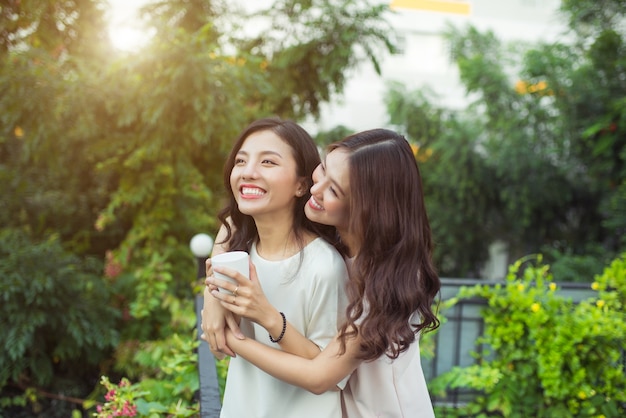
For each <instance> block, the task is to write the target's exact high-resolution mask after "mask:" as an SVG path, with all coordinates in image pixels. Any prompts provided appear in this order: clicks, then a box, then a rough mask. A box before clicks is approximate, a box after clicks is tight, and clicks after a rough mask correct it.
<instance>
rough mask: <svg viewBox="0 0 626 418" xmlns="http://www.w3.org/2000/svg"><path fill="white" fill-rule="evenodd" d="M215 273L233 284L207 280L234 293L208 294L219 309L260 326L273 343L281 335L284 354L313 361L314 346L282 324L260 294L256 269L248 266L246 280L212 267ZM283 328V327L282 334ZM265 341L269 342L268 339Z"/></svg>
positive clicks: (287, 323)
mask: <svg viewBox="0 0 626 418" xmlns="http://www.w3.org/2000/svg"><path fill="white" fill-rule="evenodd" d="M218 270H219V272H220V273H223V274H225V275H227V276H230V277H232V278H233V279H234V280H235V281H236V282H237V284H232V283H230V282H227V281H225V280H219V279H216V278H215V277H214V276H211V277H208V278H207V280H206V282H207V284H212V285H215V286H217V287H220V288H223V289H225V290H228V291H230V292H234V291H235V289H237V295H236V296H235V295H231V294H229V293H226V292H220V291H218V290H213V291H211V294H212V295H213V297H214V298H215V299H216V301H219V302H220V303H221V306H222V307H223V308H225V309H226V310H227V311H229V312H232V313H233V314H235V315H238V316H241V317H245V318H248V319H250V320H251V321H253V322H256V323H257V324H259V325H261V326H262V327H263V328H265V329H266V330H267V331H268V333H269V334H270V335H271V336H272V338H274V339H279V338H280V336H281V334H282V338H280V341H279V342H278V344H279V345H280V347H281V348H282V349H283V350H284V351H286V352H288V353H293V354H295V355H298V356H301V357H304V358H307V359H312V358H315V357H316V356H318V355H319V354H320V348H319V347H318V346H317V344H315V343H314V342H313V341H311V340H309V339H308V338H306V337H305V336H304V335H302V334H300V332H299V331H298V330H297V329H296V328H294V327H293V326H292V325H291V324H290V323H289V318H286V320H285V322H283V317H282V315H281V314H280V312H279V311H278V310H277V309H276V308H275V307H274V306H272V304H271V303H270V302H269V301H268V300H267V298H266V296H265V294H264V293H263V289H262V288H261V284H260V283H259V279H258V276H257V272H256V267H255V266H254V264H253V263H252V262H250V279H249V280H248V279H246V278H245V277H244V276H242V275H241V274H239V273H237V272H236V271H235V270H233V269H229V268H225V267H216V268H215V271H218ZM283 325H284V326H285V332H284V333H283ZM267 338H268V340H269V336H268V337H267ZM231 348H232V347H231Z"/></svg>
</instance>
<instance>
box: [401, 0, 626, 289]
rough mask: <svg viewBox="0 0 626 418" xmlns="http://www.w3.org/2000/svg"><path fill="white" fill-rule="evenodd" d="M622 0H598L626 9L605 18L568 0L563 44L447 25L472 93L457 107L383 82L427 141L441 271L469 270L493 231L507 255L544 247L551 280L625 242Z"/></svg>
mask: <svg viewBox="0 0 626 418" xmlns="http://www.w3.org/2000/svg"><path fill="white" fill-rule="evenodd" d="M622 3H623V2H619V1H605V2H602V5H603V7H604V6H606V10H609V11H611V13H617V14H618V15H620V13H621V15H620V16H621V18H617V17H615V15H612V17H611V19H608V20H600V19H596V17H597V16H598V15H597V13H596V12H597V7H598V3H596V2H587V1H574V0H572V1H567V2H564V3H563V6H562V11H563V12H564V15H565V17H566V18H568V19H569V23H570V25H571V30H572V34H573V36H572V38H571V39H573V41H572V42H569V43H565V42H556V43H552V44H542V43H540V44H537V45H515V46H510V45H502V44H501V42H500V41H499V40H498V39H497V38H496V37H495V36H494V35H493V33H490V32H486V33H481V32H480V31H478V30H477V29H476V28H473V27H467V28H453V27H450V28H449V29H448V31H447V33H446V36H447V38H448V40H449V42H450V45H451V52H452V56H453V57H454V59H455V61H456V63H457V65H458V67H459V70H460V76H461V81H462V82H463V84H464V86H465V88H466V91H467V93H468V94H469V97H472V102H471V103H470V105H469V106H468V107H467V108H466V109H464V110H463V111H462V112H454V113H453V112H450V111H446V110H444V109H439V108H438V106H437V104H436V100H435V99H433V98H431V97H428V95H426V94H423V95H417V94H415V93H405V92H402V90H401V89H398V88H394V89H392V90H390V93H389V112H390V115H392V116H391V121H392V123H395V124H397V125H400V126H402V127H404V129H405V131H406V132H407V134H408V136H409V138H410V139H411V140H412V141H415V142H416V143H417V144H418V145H419V147H420V148H425V147H430V148H431V149H432V150H433V155H432V157H431V158H429V159H428V160H426V161H424V162H423V163H422V165H423V168H424V170H423V171H424V177H425V182H426V189H427V193H428V194H429V196H428V201H429V205H430V206H429V210H430V213H431V218H432V222H433V229H434V235H435V237H437V239H438V241H439V242H440V244H442V245H440V246H439V247H438V250H437V251H438V253H437V254H436V255H437V257H438V259H439V261H440V266H441V268H442V274H445V275H448V276H457V277H459V276H460V277H463V276H467V275H474V274H475V273H476V270H477V269H476V266H480V265H482V263H483V262H484V256H485V255H486V248H487V246H488V245H489V244H490V243H492V242H494V241H496V240H499V241H502V242H504V243H506V245H507V247H508V251H509V254H510V256H511V258H513V259H516V258H519V257H521V256H523V255H525V254H529V253H535V252H542V253H544V254H546V256H547V257H548V260H549V261H550V262H551V263H552V262H554V272H555V275H557V277H558V280H588V277H591V276H592V275H593V274H595V273H598V272H599V270H600V269H601V266H602V265H603V264H604V263H605V262H607V261H608V260H609V259H610V258H611V257H612V256H614V255H615V254H616V253H618V252H619V251H620V250H621V249H623V248H624V244H625V241H624V235H625V234H624V230H625V229H624V227H625V225H626V221H625V216H626V214H625V212H624V209H623V208H624V204H623V203H624V198H625V196H626V192H625V191H624V187H625V186H624V182H625V179H626V171H625V168H624V161H625V158H626V147H625V144H626V140H625V138H626V135H624V120H625V119H624V112H625V110H624V109H625V106H624V105H625V104H626V101H624V97H625V96H626V84H624V81H623V80H624V79H626V74H625V73H624V68H626V66H625V65H624V59H625V58H624V57H625V56H626V54H625V53H624V52H625V51H624V34H623V31H620V29H619V22H621V19H622V18H623V12H624V6H623V4H622ZM603 13H604V12H603ZM455 138H456V140H455ZM461 139H462V140H461ZM446 185H447V186H448V187H446ZM451 205H453V206H451ZM461 231H462V232H461ZM461 234H462V235H463V236H459V235H461ZM449 237H452V239H450V240H448V238H449ZM470 248H471V249H472V250H469V251H470V252H471V253H470V254H468V249H470ZM474 249H476V250H474ZM444 259H449V260H452V261H449V262H445V261H444ZM557 260H558V261H557ZM585 278H587V279H585Z"/></svg>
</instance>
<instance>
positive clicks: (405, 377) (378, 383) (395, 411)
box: [342, 340, 435, 418]
mask: <svg viewBox="0 0 626 418" xmlns="http://www.w3.org/2000/svg"><path fill="white" fill-rule="evenodd" d="M342 393H343V408H344V411H343V413H344V415H343V416H344V417H348V418H370V417H371V418H374V417H376V418H401V417H406V418H415V417H419V418H434V416H435V412H434V411H433V406H432V403H431V401H430V395H429V393H428V388H427V387H426V379H425V378H424V372H423V371H422V363H421V360H420V349H419V340H417V341H415V342H414V343H413V344H411V345H410V347H409V349H408V350H407V351H405V352H403V353H402V354H400V355H399V356H398V358H397V359H395V360H391V359H390V358H389V357H387V356H386V355H383V356H381V357H379V358H378V359H376V360H374V361H372V362H367V363H366V362H363V363H361V364H360V365H359V367H357V369H356V370H355V371H354V372H352V376H351V377H350V380H348V385H347V387H346V388H345V389H344V390H343V392H342Z"/></svg>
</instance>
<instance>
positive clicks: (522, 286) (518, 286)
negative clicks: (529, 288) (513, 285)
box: [517, 283, 524, 292]
mask: <svg viewBox="0 0 626 418" xmlns="http://www.w3.org/2000/svg"><path fill="white" fill-rule="evenodd" d="M517 290H519V291H520V292H521V291H522V290H524V285H523V284H522V283H520V284H518V285H517Z"/></svg>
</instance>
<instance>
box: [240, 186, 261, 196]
mask: <svg viewBox="0 0 626 418" xmlns="http://www.w3.org/2000/svg"><path fill="white" fill-rule="evenodd" d="M241 194H251V195H255V196H262V195H264V194H265V192H264V191H263V190H261V189H258V188H256V187H242V188H241Z"/></svg>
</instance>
